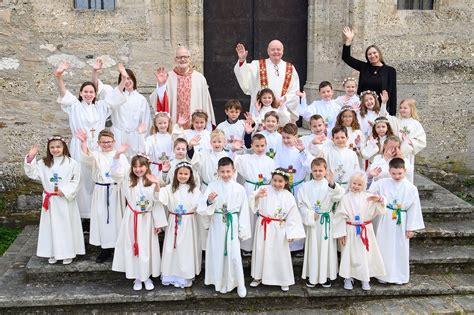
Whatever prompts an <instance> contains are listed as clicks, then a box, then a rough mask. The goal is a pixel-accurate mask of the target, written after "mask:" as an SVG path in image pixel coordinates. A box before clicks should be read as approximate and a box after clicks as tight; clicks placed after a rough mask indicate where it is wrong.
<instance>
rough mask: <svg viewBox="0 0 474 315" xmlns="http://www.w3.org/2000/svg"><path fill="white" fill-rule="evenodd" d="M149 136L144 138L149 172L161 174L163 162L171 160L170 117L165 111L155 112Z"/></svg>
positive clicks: (172, 154)
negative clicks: (149, 166)
mask: <svg viewBox="0 0 474 315" xmlns="http://www.w3.org/2000/svg"><path fill="white" fill-rule="evenodd" d="M153 122H154V124H153V127H152V129H151V136H148V137H146V139H145V153H146V154H147V155H148V156H149V157H150V163H151V173H152V174H153V175H156V176H162V170H163V164H164V163H166V162H169V161H171V160H173V158H174V153H173V138H172V137H171V117H170V115H169V113H166V112H156V113H155V115H154V118H153Z"/></svg>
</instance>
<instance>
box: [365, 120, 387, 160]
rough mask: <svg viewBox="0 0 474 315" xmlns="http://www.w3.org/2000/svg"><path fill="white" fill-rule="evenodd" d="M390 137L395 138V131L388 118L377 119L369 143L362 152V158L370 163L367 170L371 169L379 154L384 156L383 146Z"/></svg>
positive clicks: (366, 143) (367, 142) (368, 139)
mask: <svg viewBox="0 0 474 315" xmlns="http://www.w3.org/2000/svg"><path fill="white" fill-rule="evenodd" d="M390 136H393V131H392V127H390V123H389V121H388V120H387V118H385V117H377V118H376V119H375V120H374V125H373V127H372V131H371V133H370V134H369V137H368V138H367V141H366V142H365V144H364V145H363V147H362V148H361V150H360V154H361V155H362V157H363V158H364V159H365V160H366V161H368V163H366V166H367V167H366V169H368V168H369V167H370V164H372V162H373V161H374V158H375V156H376V155H377V154H383V144H384V142H385V140H386V139H387V137H390Z"/></svg>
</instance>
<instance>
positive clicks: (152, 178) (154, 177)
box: [145, 174, 160, 186]
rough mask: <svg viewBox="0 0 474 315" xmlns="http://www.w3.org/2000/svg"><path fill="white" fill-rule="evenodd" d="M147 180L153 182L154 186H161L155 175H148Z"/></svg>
mask: <svg viewBox="0 0 474 315" xmlns="http://www.w3.org/2000/svg"><path fill="white" fill-rule="evenodd" d="M145 176H146V179H148V180H149V181H150V182H152V183H153V184H156V185H158V186H160V182H159V181H158V178H157V177H156V176H155V175H153V174H146V175H145Z"/></svg>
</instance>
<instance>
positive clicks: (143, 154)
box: [136, 152, 150, 161]
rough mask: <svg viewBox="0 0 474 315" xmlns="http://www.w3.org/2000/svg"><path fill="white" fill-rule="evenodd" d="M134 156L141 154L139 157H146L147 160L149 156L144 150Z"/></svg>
mask: <svg viewBox="0 0 474 315" xmlns="http://www.w3.org/2000/svg"><path fill="white" fill-rule="evenodd" d="M136 156H141V157H144V158H145V159H147V160H148V161H150V157H149V156H148V155H146V154H145V153H144V152H138V153H137V154H136Z"/></svg>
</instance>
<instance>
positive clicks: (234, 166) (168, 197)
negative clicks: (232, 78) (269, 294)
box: [25, 68, 426, 297]
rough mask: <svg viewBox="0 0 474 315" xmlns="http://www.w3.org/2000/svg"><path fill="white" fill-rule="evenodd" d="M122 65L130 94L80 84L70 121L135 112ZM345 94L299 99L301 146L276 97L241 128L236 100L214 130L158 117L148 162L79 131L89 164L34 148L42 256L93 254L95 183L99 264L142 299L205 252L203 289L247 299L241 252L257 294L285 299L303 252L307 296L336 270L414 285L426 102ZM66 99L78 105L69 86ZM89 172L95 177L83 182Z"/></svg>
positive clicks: (194, 265)
mask: <svg viewBox="0 0 474 315" xmlns="http://www.w3.org/2000/svg"><path fill="white" fill-rule="evenodd" d="M61 70H62V71H64V69H61V68H60V69H59V70H57V72H56V73H57V74H58V75H59V76H60V74H61V73H62V72H61ZM119 70H120V73H121V80H119V84H121V85H119V87H118V88H116V89H115V90H113V91H110V92H109V95H108V96H106V97H105V98H104V100H102V101H96V100H95V97H96V96H98V95H96V94H94V95H93V97H91V96H90V95H89V96H88V98H87V97H86V95H85V94H84V89H83V87H81V91H80V98H79V99H78V100H76V101H71V104H72V105H70V108H69V107H68V110H69V111H70V112H68V114H70V116H71V115H73V114H74V111H76V114H77V115H78V117H75V119H78V120H79V119H87V117H85V118H84V116H81V113H80V111H81V110H83V109H81V108H80V106H82V107H85V108H87V106H96V105H95V104H97V102H103V103H104V104H105V103H107V104H109V105H108V107H107V105H104V106H105V107H104V110H105V111H107V110H110V109H111V110H112V111H113V110H114V108H115V109H116V108H119V107H120V106H123V105H121V104H122V103H123V102H126V100H127V99H128V97H129V96H127V95H126V93H124V91H125V89H126V84H127V82H128V81H129V73H128V72H127V71H125V69H124V68H119ZM58 75H57V76H58ZM58 81H59V80H58ZM124 82H125V83H124ZM83 86H84V85H83ZM85 86H86V87H87V86H88V85H85ZM344 87H345V89H346V95H344V96H342V97H339V98H338V99H336V100H333V99H332V96H333V89H332V86H331V84H330V83H329V82H322V83H321V84H320V87H319V92H320V96H321V100H320V101H316V102H314V103H312V104H311V105H309V106H308V105H307V104H306V99H305V95H304V93H303V94H302V95H301V96H302V102H301V104H300V108H299V111H300V115H301V116H302V117H303V118H304V119H305V120H307V121H308V122H309V126H310V130H311V134H309V135H306V136H303V137H301V138H300V137H298V127H297V126H296V125H295V124H294V123H293V122H286V123H285V124H280V122H281V121H282V120H283V121H285V120H288V119H289V116H288V115H287V113H286V110H285V106H284V100H277V99H276V98H275V96H274V94H273V92H272V91H271V90H269V89H265V90H262V91H261V92H260V93H259V99H258V102H259V104H258V105H257V106H256V112H255V113H246V114H245V119H243V120H239V117H240V114H241V111H242V108H241V105H240V103H239V102H238V101H237V100H230V101H228V102H227V104H226V105H225V108H224V111H225V113H226V115H227V120H226V121H224V122H222V123H220V124H219V125H218V126H217V128H216V129H214V130H212V131H211V130H209V129H208V128H207V126H208V117H207V114H206V113H205V112H201V111H197V112H194V113H192V115H191V119H190V120H191V121H190V123H191V129H184V128H183V127H184V126H185V125H186V124H187V123H188V120H187V118H186V117H179V118H178V122H177V124H176V125H175V126H172V123H171V118H170V116H169V114H168V113H165V112H157V113H155V115H154V118H153V126H152V128H151V135H149V136H146V134H147V130H146V127H145V126H144V124H140V125H139V126H138V127H137V129H136V132H137V144H136V145H135V146H136V148H133V150H132V151H136V152H142V153H135V152H134V153H133V154H130V153H128V154H127V152H130V150H131V148H130V145H129V144H127V143H124V142H123V141H122V143H120V144H119V145H117V143H116V135H115V134H114V133H112V132H111V131H110V130H108V129H103V130H101V131H100V132H99V133H98V135H97V140H96V141H95V140H94V139H90V133H89V132H88V131H87V130H85V129H84V128H80V127H79V128H75V129H73V126H71V129H72V130H73V131H74V139H75V141H76V143H77V144H78V146H79V149H78V150H80V153H78V155H76V156H79V157H80V159H79V160H78V161H77V162H76V161H75V160H74V159H72V158H71V155H70V154H69V150H68V146H67V143H66V140H65V139H64V138H62V137H60V136H53V137H51V138H49V139H48V144H47V152H46V157H44V158H42V159H40V160H36V158H35V156H36V155H37V153H38V149H39V148H38V145H33V146H32V148H31V150H30V151H29V152H28V154H27V156H26V157H25V172H26V174H27V176H29V177H30V178H33V179H38V180H41V182H42V184H43V188H44V193H43V209H42V212H41V219H40V228H39V238H38V250H37V255H38V256H40V257H46V258H48V259H49V260H48V261H49V263H51V264H54V263H56V262H57V261H58V260H62V261H63V264H69V263H71V262H72V260H73V258H74V257H76V255H83V254H85V246H84V238H83V231H82V227H81V221H80V216H79V210H78V207H77V204H76V196H77V195H78V193H80V191H81V189H84V187H83V186H84V185H93V187H94V188H93V193H92V205H91V216H90V235H89V242H90V244H92V245H95V246H100V247H101V253H100V255H99V256H98V257H97V262H98V263H100V262H103V261H105V260H106V259H107V258H109V257H110V256H113V263H112V270H114V271H119V272H125V276H126V278H127V279H133V280H134V282H133V289H134V290H141V289H142V287H143V285H144V286H145V289H146V290H152V289H153V288H154V284H153V281H152V279H151V278H152V277H158V276H160V275H161V282H162V284H163V285H173V286H175V287H180V288H186V287H190V286H191V285H192V283H193V280H194V279H195V277H196V276H197V275H199V274H200V272H201V265H202V261H201V260H202V251H205V284H206V285H214V286H215V289H216V291H219V292H221V293H226V292H230V291H232V290H233V289H235V288H237V293H238V295H239V296H240V297H245V296H246V293H247V290H246V285H245V281H244V270H243V266H242V256H250V255H251V256H252V257H251V276H252V278H253V280H252V282H251V283H250V286H251V287H257V286H259V285H260V284H264V285H274V286H280V287H281V289H282V290H283V291H287V290H289V286H291V285H293V284H294V283H295V279H294V275H293V264H292V257H291V252H292V251H304V260H303V271H302V278H303V279H307V283H306V285H307V286H308V287H315V286H316V285H317V284H321V285H322V286H323V287H330V286H331V281H333V280H335V279H336V278H337V275H338V274H339V275H340V276H341V277H343V278H344V288H346V289H349V290H350V289H352V288H353V281H354V279H357V280H359V281H361V282H362V288H363V289H364V290H369V289H370V285H369V281H370V278H371V277H376V278H377V279H378V281H379V282H382V283H386V282H388V283H397V284H403V283H407V282H408V281H409V239H410V238H411V237H413V232H414V231H416V230H419V229H422V228H424V225H423V218H422V214H421V207H420V201H419V197H418V191H417V188H416V187H415V186H414V185H413V183H412V182H413V165H414V156H415V155H416V154H417V153H418V152H419V151H420V150H421V149H423V147H424V146H425V145H426V137H425V134H424V131H423V128H422V127H421V125H420V123H419V122H418V120H417V115H416V106H415V104H416V103H415V101H414V100H405V101H402V103H401V104H400V111H399V112H400V116H398V117H392V116H390V115H388V114H387V111H386V109H385V103H386V101H387V95H386V93H383V94H382V95H381V96H380V97H381V100H382V104H381V105H380V104H379V100H378V96H377V95H375V94H374V93H372V92H370V91H366V92H363V93H362V94H361V95H360V97H358V96H357V95H355V90H356V82H355V80H354V79H352V78H348V79H346V80H344ZM93 90H94V91H95V88H94V89H93ZM94 91H92V92H94ZM60 92H61V96H62V97H64V96H69V97H70V98H71V99H72V98H73V97H74V96H73V95H72V94H71V95H69V94H70V93H69V92H67V93H66V91H65V89H64V85H63V89H62V90H61V86H60ZM68 93H69V94H68ZM63 102H64V101H63ZM91 104H92V105H91ZM63 106H64V105H63ZM107 108H108V109H107ZM95 142H97V143H95ZM76 159H77V158H76ZM84 168H87V169H88V170H89V171H90V172H91V179H90V181H91V182H87V183H84V180H83V178H81V174H82V169H84ZM407 174H409V176H407ZM367 189H368V191H366V190H367ZM162 232H164V234H165V235H164V242H163V249H162V250H161V249H160V242H159V238H158V236H157V235H158V234H160V233H162ZM338 251H340V252H341V255H340V262H338Z"/></svg>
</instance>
